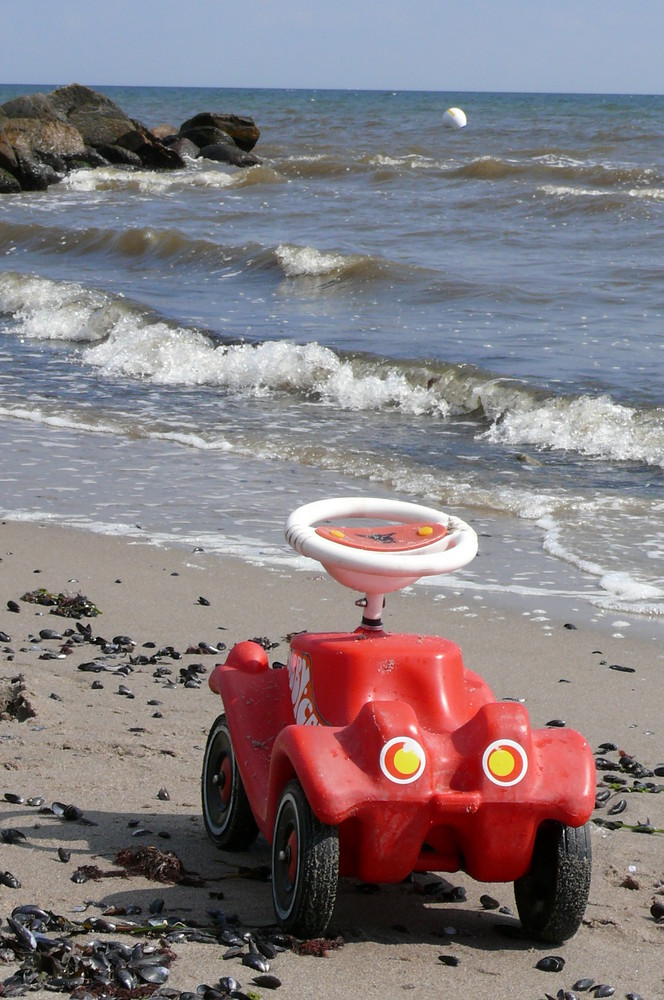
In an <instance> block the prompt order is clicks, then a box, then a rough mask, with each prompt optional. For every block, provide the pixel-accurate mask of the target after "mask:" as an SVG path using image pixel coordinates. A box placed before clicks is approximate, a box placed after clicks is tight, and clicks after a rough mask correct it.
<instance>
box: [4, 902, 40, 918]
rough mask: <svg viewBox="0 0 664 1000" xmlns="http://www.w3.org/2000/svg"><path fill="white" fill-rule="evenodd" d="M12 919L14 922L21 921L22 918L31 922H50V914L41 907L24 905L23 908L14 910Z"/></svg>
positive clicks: (16, 907) (32, 904) (31, 904)
mask: <svg viewBox="0 0 664 1000" xmlns="http://www.w3.org/2000/svg"><path fill="white" fill-rule="evenodd" d="M12 917H13V918H14V920H17V919H20V918H21V917H27V918H28V919H31V920H32V919H34V920H41V921H48V920H49V914H48V913H47V912H46V910H42V908H41V906H35V904H34V903H24V904H23V905H22V906H15V907H14V909H13V910H12Z"/></svg>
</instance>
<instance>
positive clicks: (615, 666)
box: [606, 663, 636, 996]
mask: <svg viewBox="0 0 664 1000" xmlns="http://www.w3.org/2000/svg"><path fill="white" fill-rule="evenodd" d="M609 670H619V671H620V673H623V674H635V673H636V669H635V668H634V667H624V666H623V665H622V663H609ZM606 996H611V994H610V993H607V994H606Z"/></svg>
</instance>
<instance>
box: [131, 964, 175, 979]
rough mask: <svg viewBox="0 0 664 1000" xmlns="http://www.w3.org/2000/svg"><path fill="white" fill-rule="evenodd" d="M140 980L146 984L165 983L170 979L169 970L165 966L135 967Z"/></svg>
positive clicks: (148, 965)
mask: <svg viewBox="0 0 664 1000" xmlns="http://www.w3.org/2000/svg"><path fill="white" fill-rule="evenodd" d="M132 968H135V970H136V972H137V974H138V977H139V979H142V980H143V982H145V983H165V982H166V980H167V979H168V975H169V972H168V969H167V968H166V966H165V965H153V964H146V965H141V966H138V967H136V966H134V965H132Z"/></svg>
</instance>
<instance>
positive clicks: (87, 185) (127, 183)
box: [60, 164, 235, 195]
mask: <svg viewBox="0 0 664 1000" xmlns="http://www.w3.org/2000/svg"><path fill="white" fill-rule="evenodd" d="M234 178H235V174H234V173H227V172H226V171H224V170H223V169H220V168H215V167H210V166H207V167H197V166H195V165H194V164H192V165H191V166H189V167H188V168H187V169H186V170H169V171H160V172H157V171H154V170H127V169H126V168H125V169H123V168H122V167H98V168H97V169H96V170H74V171H72V173H70V174H67V176H66V177H64V178H63V180H62V181H61V182H60V185H61V187H63V188H67V189H69V190H70V191H80V192H84V193H85V192H90V191H136V192H138V193H139V194H149V195H159V194H168V193H169V192H171V191H174V190H177V189H180V188H196V187H202V188H227V187H231V186H232V185H233V183H234Z"/></svg>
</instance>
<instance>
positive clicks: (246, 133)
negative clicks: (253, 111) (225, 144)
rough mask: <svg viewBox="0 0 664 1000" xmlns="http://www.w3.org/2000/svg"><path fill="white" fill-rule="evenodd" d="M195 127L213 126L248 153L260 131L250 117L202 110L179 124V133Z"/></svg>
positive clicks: (183, 133) (182, 133)
mask: <svg viewBox="0 0 664 1000" xmlns="http://www.w3.org/2000/svg"><path fill="white" fill-rule="evenodd" d="M197 128H214V129H218V130H219V131H220V132H225V133H226V135H227V136H229V137H230V138H231V139H232V140H233V142H234V143H235V145H236V146H239V147H240V149H242V150H244V152H245V153H250V152H251V150H252V149H253V148H254V146H255V145H256V143H257V142H258V138H259V136H260V132H259V130H258V129H257V127H256V125H255V124H254V122H253V120H252V119H251V118H239V117H238V116H237V115H217V114H214V112H211V111H203V112H201V113H200V114H198V115H194V117H193V118H188V119H187V121H186V122H183V123H182V125H181V126H180V134H181V135H185V136H186V135H187V132H190V131H192V130H193V129H197Z"/></svg>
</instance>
